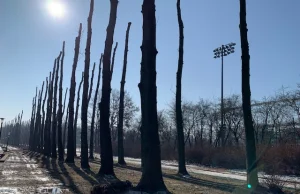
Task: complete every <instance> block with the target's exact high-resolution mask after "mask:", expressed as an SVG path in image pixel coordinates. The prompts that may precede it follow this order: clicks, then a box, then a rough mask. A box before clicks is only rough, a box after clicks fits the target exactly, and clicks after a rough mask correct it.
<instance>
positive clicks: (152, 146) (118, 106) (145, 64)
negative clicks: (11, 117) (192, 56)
mask: <svg viewBox="0 0 300 194" xmlns="http://www.w3.org/2000/svg"><path fill="white" fill-rule="evenodd" d="M180 3H181V2H180V0H177V4H176V8H177V18H178V26H179V56H178V70H177V75H176V96H175V101H174V103H171V105H170V108H169V110H168V111H167V113H168V114H167V115H168V116H165V112H158V111H157V104H156V103H157V91H156V55H157V53H158V51H157V49H156V16H155V0H144V1H143V5H142V15H143V41H142V46H141V52H142V60H141V71H140V73H141V78H140V83H139V84H138V87H139V90H140V98H141V105H140V108H141V119H140V120H137V124H132V123H133V119H134V114H135V113H136V112H137V111H138V108H137V107H136V106H135V105H134V103H133V102H132V101H130V100H128V99H130V98H128V97H127V96H128V95H127V94H126V92H125V80H126V68H127V54H128V40H129V30H130V26H131V23H130V22H129V23H128V27H127V30H126V36H125V49H124V59H123V72H122V78H121V86H120V92H119V94H118V95H116V94H115V93H117V92H116V91H114V90H113V92H112V94H111V91H112V88H111V80H112V77H113V68H114V60H115V53H116V50H117V45H118V44H117V43H116V44H115V48H114V49H112V47H113V42H114V40H113V38H114V31H115V25H116V18H117V8H118V0H110V5H111V7H110V16H109V23H108V26H107V34H106V39H105V47H104V51H103V55H102V54H101V57H100V63H99V64H98V65H99V66H98V78H97V84H96V88H95V89H93V80H94V72H95V67H96V63H94V65H93V69H92V74H91V79H90V62H91V59H90V52H91V42H92V18H93V11H94V0H91V1H90V11H89V15H88V22H87V40H86V47H85V61H84V72H83V73H82V77H81V81H80V84H79V86H78V90H77V97H75V96H76V91H75V90H76V77H75V72H76V68H77V63H78V56H79V50H80V39H81V32H82V25H81V24H80V27H79V31H78V36H77V37H76V38H75V48H74V50H75V53H74V60H73V66H72V72H71V82H70V90H69V101H68V102H67V103H66V100H64V103H62V99H63V88H62V82H63V74H64V73H63V65H64V55H65V50H64V48H65V42H64V43H63V48H62V51H61V52H60V53H59V55H58V57H57V58H55V60H54V65H53V71H52V72H50V74H49V77H47V78H46V84H45V83H44V82H43V84H42V88H41V89H40V91H39V92H38V89H36V94H35V97H34V99H33V102H32V114H31V119H30V123H28V124H26V125H27V126H28V127H27V128H28V130H27V131H28V134H29V149H30V150H32V151H37V152H40V153H43V154H44V155H45V156H49V157H51V158H53V159H55V158H56V157H57V151H56V150H57V149H58V159H59V160H60V161H64V160H65V162H68V163H74V159H75V156H76V144H77V143H76V141H77V140H76V138H77V119H78V112H79V101H80V93H81V92H80V91H81V87H82V90H83V91H82V95H81V114H80V115H81V127H80V138H81V139H80V145H81V158H80V160H81V167H82V168H84V169H89V158H90V159H93V158H94V155H93V153H94V148H96V149H98V150H99V148H100V155H101V167H100V170H99V175H102V176H103V175H113V176H114V175H115V174H114V169H113V142H115V141H116V140H117V145H118V149H117V151H118V162H119V163H120V164H122V165H125V164H126V162H125V160H124V146H123V144H124V142H123V141H124V136H126V138H127V137H130V133H131V132H130V131H133V130H130V128H131V129H133V128H134V127H136V128H138V129H137V130H136V131H137V133H138V136H140V145H141V159H142V177H141V180H140V182H139V184H138V185H137V187H136V189H137V190H141V191H146V192H155V191H160V190H167V188H166V186H165V184H164V181H163V178H162V170H161V142H165V141H169V140H171V139H173V140H174V144H175V146H176V147H177V152H178V162H179V165H178V166H179V169H178V173H179V174H181V175H186V174H188V172H187V170H186V167H185V146H186V145H189V146H190V147H191V146H204V145H210V146H220V144H219V142H220V141H219V137H220V135H219V134H220V131H219V126H220V119H219V115H220V113H219V108H217V105H216V104H215V103H212V102H209V101H205V100H200V101H199V102H198V103H191V102H184V103H183V104H182V102H181V101H182V86H181V78H182V70H183V61H184V25H183V20H182V17H181V8H180ZM247 31H248V30H247V23H246V0H240V37H241V50H242V93H241V94H242V95H241V97H240V96H238V95H237V96H236V95H234V96H231V97H229V98H227V99H225V110H226V111H225V115H224V116H225V117H224V118H225V123H226V132H225V142H226V143H225V144H224V143H222V145H221V146H225V145H235V146H240V145H245V147H246V155H247V160H246V163H247V177H248V178H247V180H248V184H251V185H252V187H254V188H255V187H256V186H257V185H258V178H257V161H258V160H257V158H256V143H261V142H264V141H265V140H266V139H268V138H269V137H268V134H270V133H269V132H270V130H273V132H275V134H276V137H275V139H276V141H284V139H285V138H286V137H287V136H286V135H285V133H286V132H287V131H288V127H284V125H288V124H290V123H292V125H293V126H294V135H292V136H295V133H297V134H298V136H299V129H298V128H297V122H296V121H295V119H294V115H295V113H296V115H297V116H298V119H299V109H300V107H299V103H298V101H297V100H295V99H297V95H299V93H297V92H296V93H295V94H294V93H283V94H282V95H280V96H279V97H276V99H275V100H273V101H271V102H269V101H268V102H266V103H264V104H262V105H261V106H252V108H251V92H250V77H249V68H250V62H249V61H250V55H249V46H248V38H247ZM112 50H113V54H112ZM101 65H103V66H102V69H101ZM101 70H102V83H101V84H102V90H101V95H100V94H98V92H99V87H100V78H101ZM59 72H60V73H59ZM174 76H175V75H174ZM58 81H59V83H58ZM44 87H45V88H46V89H45V93H44ZM58 87H59V89H58ZM57 90H59V91H57ZM93 90H94V91H95V93H94V98H93V102H90V99H92V98H91V96H92V91H93ZM67 91H68V90H67V89H66V93H65V99H66V95H67ZM57 92H58V98H57ZM43 94H44V96H43ZM293 95H296V96H293ZM98 96H100V98H101V100H99V98H98ZM291 96H293V97H291ZM75 98H77V101H76V105H75V106H74V103H75ZM126 98H127V100H126ZM46 99H47V100H46ZM57 99H58V101H57ZM126 103H127V104H126ZM45 105H46V111H45ZM89 105H91V106H92V111H91V114H89V111H88V108H89ZM283 105H284V106H283ZM128 107H130V108H128ZM97 108H98V109H97ZM74 109H75V110H74ZM116 110H118V111H116ZM65 111H67V115H66V116H65V117H64V113H65ZM284 111H288V112H289V114H290V113H291V112H292V111H294V112H293V113H291V115H290V116H287V115H289V114H287V113H286V112H284ZM74 112H75V113H74ZM96 113H97V114H96ZM89 117H90V120H91V123H90V124H89V122H88V121H89ZM63 118H65V121H64V125H63ZM16 123H18V124H16ZM20 123H21V120H20V119H18V121H17V122H15V123H14V124H11V125H12V127H14V131H16V132H18V134H20V133H21V132H20V130H19V131H18V130H16V129H19V127H18V126H19V125H20ZM8 126H10V125H8ZM16 126H17V127H16ZM63 126H64V128H63ZM88 126H90V128H88ZM289 126H290V125H289ZM124 129H127V130H125V135H124V132H123V131H124ZM174 130H176V132H174ZM274 130H275V131H274ZM88 131H90V135H89V137H90V138H88ZM288 133H289V132H288ZM94 134H96V135H94ZM131 134H133V133H131ZM94 137H96V138H94ZM88 139H89V141H88ZM271 139H274V138H271ZM66 142H67V156H66V158H65V156H64V154H65V149H64V148H65V145H66ZM88 142H89V143H88ZM244 142H245V144H244ZM17 143H22V141H20V140H18V142H17ZM99 144H100V145H99Z"/></svg>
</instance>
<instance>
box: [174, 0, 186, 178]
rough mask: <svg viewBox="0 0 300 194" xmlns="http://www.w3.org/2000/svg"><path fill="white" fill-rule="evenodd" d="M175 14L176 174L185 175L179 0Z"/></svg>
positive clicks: (181, 38) (181, 41)
mask: <svg viewBox="0 0 300 194" xmlns="http://www.w3.org/2000/svg"><path fill="white" fill-rule="evenodd" d="M177 16H178V25H179V57H178V70H177V76H176V86H177V87H176V126H177V138H178V144H177V146H178V174H181V175H187V174H188V172H187V170H186V167H185V145H184V133H183V119H182V108H181V79H182V69H183V43H184V42H183V40H184V36H183V22H182V18H181V9H180V0H177Z"/></svg>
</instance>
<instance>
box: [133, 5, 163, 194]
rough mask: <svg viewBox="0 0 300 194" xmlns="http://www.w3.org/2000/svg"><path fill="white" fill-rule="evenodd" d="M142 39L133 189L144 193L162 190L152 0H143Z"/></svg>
mask: <svg viewBox="0 0 300 194" xmlns="http://www.w3.org/2000/svg"><path fill="white" fill-rule="evenodd" d="M142 14H143V43H142V46H141V51H142V62H141V80H140V83H139V90H140V95H141V112H142V126H141V150H142V153H143V154H142V163H143V167H142V177H141V179H140V182H139V183H138V185H137V187H136V189H137V190H139V191H144V192H148V193H154V192H157V191H166V190H167V188H166V186H165V184H164V181H163V178H162V170H161V162H160V161H161V156H160V154H161V152H160V141H159V134H158V120H157V102H156V100H157V91H156V55H157V50H156V18H155V0H144V1H143V5H142Z"/></svg>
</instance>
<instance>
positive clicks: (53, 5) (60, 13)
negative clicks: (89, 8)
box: [47, 0, 65, 18]
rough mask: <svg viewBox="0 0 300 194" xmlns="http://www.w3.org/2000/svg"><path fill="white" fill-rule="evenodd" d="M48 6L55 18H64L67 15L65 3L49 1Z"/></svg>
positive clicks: (55, 0)
mask: <svg viewBox="0 0 300 194" xmlns="http://www.w3.org/2000/svg"><path fill="white" fill-rule="evenodd" d="M47 8H48V11H49V13H50V14H51V15H52V16H53V17H55V18H63V17H64V15H65V7H64V5H63V4H62V3H61V2H59V1H57V0H51V1H49V3H48V5H47Z"/></svg>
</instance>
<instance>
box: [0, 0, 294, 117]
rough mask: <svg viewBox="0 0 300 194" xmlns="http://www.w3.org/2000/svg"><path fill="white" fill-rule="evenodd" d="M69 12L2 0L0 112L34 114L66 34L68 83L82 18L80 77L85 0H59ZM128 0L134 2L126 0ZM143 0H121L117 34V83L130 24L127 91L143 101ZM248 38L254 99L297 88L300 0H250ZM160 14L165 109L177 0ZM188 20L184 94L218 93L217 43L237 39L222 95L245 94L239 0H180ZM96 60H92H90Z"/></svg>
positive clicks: (38, 1)
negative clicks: (35, 98)
mask: <svg viewBox="0 0 300 194" xmlns="http://www.w3.org/2000/svg"><path fill="white" fill-rule="evenodd" d="M61 1H62V2H63V3H64V4H65V7H66V9H67V10H66V12H67V13H66V17H64V18H61V19H58V18H53V17H51V15H50V14H49V13H48V11H47V9H46V4H47V0H0V26H1V32H0V34H1V36H0V60H1V61H0V89H1V92H0V117H5V118H7V120H10V119H13V118H14V117H15V115H17V114H18V113H19V112H21V110H24V119H29V118H30V114H31V101H32V97H33V96H34V94H35V87H36V86H38V87H41V85H42V82H43V80H45V77H46V76H48V74H49V71H51V70H52V67H53V61H54V58H55V57H57V55H58V54H59V51H60V50H61V47H62V41H64V40H65V41H66V57H65V63H64V64H65V67H64V87H69V86H70V75H71V67H72V60H73V55H74V40H75V37H76V35H77V30H78V26H79V23H80V22H82V23H83V28H84V32H83V36H82V40H81V48H80V52H81V55H80V57H79V62H78V68H77V71H76V75H77V80H79V78H80V75H81V72H82V70H83V65H84V49H85V43H86V21H87V16H88V11H89V1H88V0H61ZM109 2H110V1H109V0H102V1H100V0H95V10H94V17H93V26H92V28H93V35H92V47H91V62H94V61H95V62H98V61H99V57H100V53H102V52H103V49H104V41H105V35H106V27H107V24H108V17H109V9H110V4H109ZM129 2H130V3H129ZM141 5H142V0H135V1H134V0H127V1H125V0H120V1H119V6H118V16H117V24H116V29H115V35H114V41H117V42H118V43H119V46H118V50H117V54H116V62H115V70H114V75H113V80H112V87H113V88H116V89H119V87H120V79H121V71H122V61H123V50H124V41H125V40H124V39H125V31H126V27H127V23H128V22H129V21H130V22H132V26H131V31H130V42H129V53H128V68H127V78H126V85H125V87H126V90H128V91H129V92H130V94H131V96H132V97H133V99H134V101H135V102H136V103H137V104H138V105H139V104H140V99H139V90H138V87H137V84H138V83H139V79H140V60H141V51H140V45H141V42H142V14H141ZM247 6H248V7H247V9H248V10H247V11H248V13H247V19H248V28H249V31H248V37H249V44H250V56H251V61H250V63H251V89H252V98H253V99H257V100H260V99H261V98H262V97H264V96H270V95H273V94H274V93H275V91H276V90H277V89H279V88H280V87H281V86H282V85H283V86H287V87H290V88H295V86H296V83H299V80H300V68H299V60H297V56H299V51H300V49H299V45H300V38H299V34H300V27H299V25H298V24H300V12H299V7H300V1H299V0H289V1H288V2H287V1H283V0H251V1H250V0H248V3H247ZM156 10H157V12H156V18H157V49H158V55H157V90H158V97H157V104H158V109H163V108H166V106H167V104H168V103H169V102H170V100H171V99H172V98H173V97H174V92H175V89H176V84H175V79H176V71H177V59H178V23H177V15H176V0H161V1H156ZM182 17H183V22H184V26H185V28H184V32H185V45H184V68H183V80H182V83H183V97H184V99H187V100H193V101H196V100H198V99H199V98H200V97H201V98H205V99H218V98H219V97H220V74H221V73H220V72H221V68H220V60H219V59H218V60H216V59H214V58H213V52H212V51H213V50H214V49H215V48H216V47H219V46H220V45H221V44H227V43H229V42H236V43H237V45H236V52H235V53H234V54H232V55H230V56H227V57H226V58H224V95H225V96H226V95H230V94H240V93H241V58H240V56H241V51H240V50H241V48H240V37H239V1H238V0H227V1H224V0H188V1H182ZM91 64H92V63H91Z"/></svg>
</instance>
